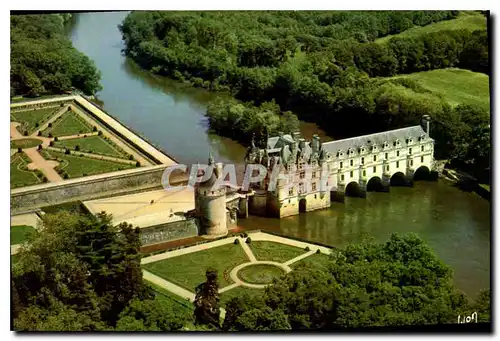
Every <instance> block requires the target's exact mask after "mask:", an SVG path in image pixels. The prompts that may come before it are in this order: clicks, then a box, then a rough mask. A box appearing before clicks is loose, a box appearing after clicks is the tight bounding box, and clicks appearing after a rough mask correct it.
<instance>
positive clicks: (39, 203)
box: [10, 165, 186, 214]
mask: <svg viewBox="0 0 500 341" xmlns="http://www.w3.org/2000/svg"><path fill="white" fill-rule="evenodd" d="M167 167H168V165H157V166H151V167H142V168H136V169H128V170H123V171H118V172H112V173H106V174H99V175H92V176H86V177H82V178H77V179H69V180H64V181H62V182H59V183H48V184H41V185H34V186H28V187H22V188H17V189H13V190H11V192H10V197H11V201H10V210H11V214H18V213H22V212H26V211H29V210H33V209H36V208H40V207H44V206H51V205H57V204H62V203H65V202H70V201H78V200H82V201H83V200H92V199H98V198H104V197H109V196H113V195H124V194H128V193H130V192H133V191H137V190H145V191H146V190H152V189H156V188H159V187H160V186H161V178H162V175H163V171H164V169H165V168H167ZM170 181H171V183H172V184H173V185H178V184H179V185H180V184H183V183H185V181H186V176H179V177H175V176H172V177H171V179H170Z"/></svg>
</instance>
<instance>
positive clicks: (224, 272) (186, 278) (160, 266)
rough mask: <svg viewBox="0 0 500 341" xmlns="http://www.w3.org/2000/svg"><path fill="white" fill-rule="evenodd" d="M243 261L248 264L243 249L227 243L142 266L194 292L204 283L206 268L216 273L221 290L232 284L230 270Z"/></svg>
mask: <svg viewBox="0 0 500 341" xmlns="http://www.w3.org/2000/svg"><path fill="white" fill-rule="evenodd" d="M246 262H249V259H248V258H247V256H246V254H245V252H244V251H243V248H242V247H241V246H240V245H234V244H228V245H223V246H218V247H215V248H212V249H208V250H203V251H198V252H193V253H189V254H185V255H181V256H178V257H174V258H169V259H165V260H161V261H158V262H154V263H149V264H145V265H143V267H144V268H145V269H146V270H148V271H150V272H151V273H153V274H155V275H157V276H160V277H162V278H164V279H166V280H168V281H171V282H172V283H175V284H177V285H180V286H182V287H184V288H186V289H187V290H190V291H192V292H194V291H195V288H196V286H197V285H198V284H200V283H203V282H205V280H206V277H205V271H206V270H207V268H214V269H216V270H217V274H218V280H219V287H220V288H223V287H225V286H227V285H229V284H231V283H233V281H232V280H231V278H230V277H229V273H230V272H231V270H232V269H233V268H234V267H235V266H237V265H238V264H242V263H246Z"/></svg>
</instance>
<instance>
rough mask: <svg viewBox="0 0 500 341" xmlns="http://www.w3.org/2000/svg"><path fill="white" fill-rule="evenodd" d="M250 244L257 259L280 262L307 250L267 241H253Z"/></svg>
mask: <svg viewBox="0 0 500 341" xmlns="http://www.w3.org/2000/svg"><path fill="white" fill-rule="evenodd" d="M249 246H250V249H251V250H252V252H253V254H254V255H255V258H257V260H267V261H273V262H278V263H284V262H286V261H288V260H290V259H292V258H295V257H297V256H300V255H301V254H303V253H304V252H305V251H304V250H302V249H299V248H298V247H295V246H290V245H286V244H281V243H275V242H267V241H258V242H252V243H251V244H249Z"/></svg>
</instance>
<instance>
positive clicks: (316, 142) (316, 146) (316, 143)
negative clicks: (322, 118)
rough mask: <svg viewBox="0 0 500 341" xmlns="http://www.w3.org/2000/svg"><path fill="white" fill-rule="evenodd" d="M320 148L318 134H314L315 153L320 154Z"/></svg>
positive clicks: (313, 148)
mask: <svg viewBox="0 0 500 341" xmlns="http://www.w3.org/2000/svg"><path fill="white" fill-rule="evenodd" d="M319 147H320V142H319V136H318V135H317V134H314V135H313V139H312V150H313V153H318V152H319Z"/></svg>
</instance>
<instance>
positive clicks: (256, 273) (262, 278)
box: [238, 264, 285, 284]
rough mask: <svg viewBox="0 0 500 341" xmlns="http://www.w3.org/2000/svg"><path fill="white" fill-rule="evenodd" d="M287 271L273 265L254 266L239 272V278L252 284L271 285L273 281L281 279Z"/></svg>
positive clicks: (246, 267)
mask: <svg viewBox="0 0 500 341" xmlns="http://www.w3.org/2000/svg"><path fill="white" fill-rule="evenodd" d="M284 274H285V271H284V270H283V269H282V268H280V267H278V266H275V265H271V264H252V265H248V266H245V267H244V268H242V269H241V270H240V271H238V278H240V279H241V280H242V281H244V282H246V283H250V284H270V283H271V282H272V281H273V279H275V278H280V277H281V276H282V275H284Z"/></svg>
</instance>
